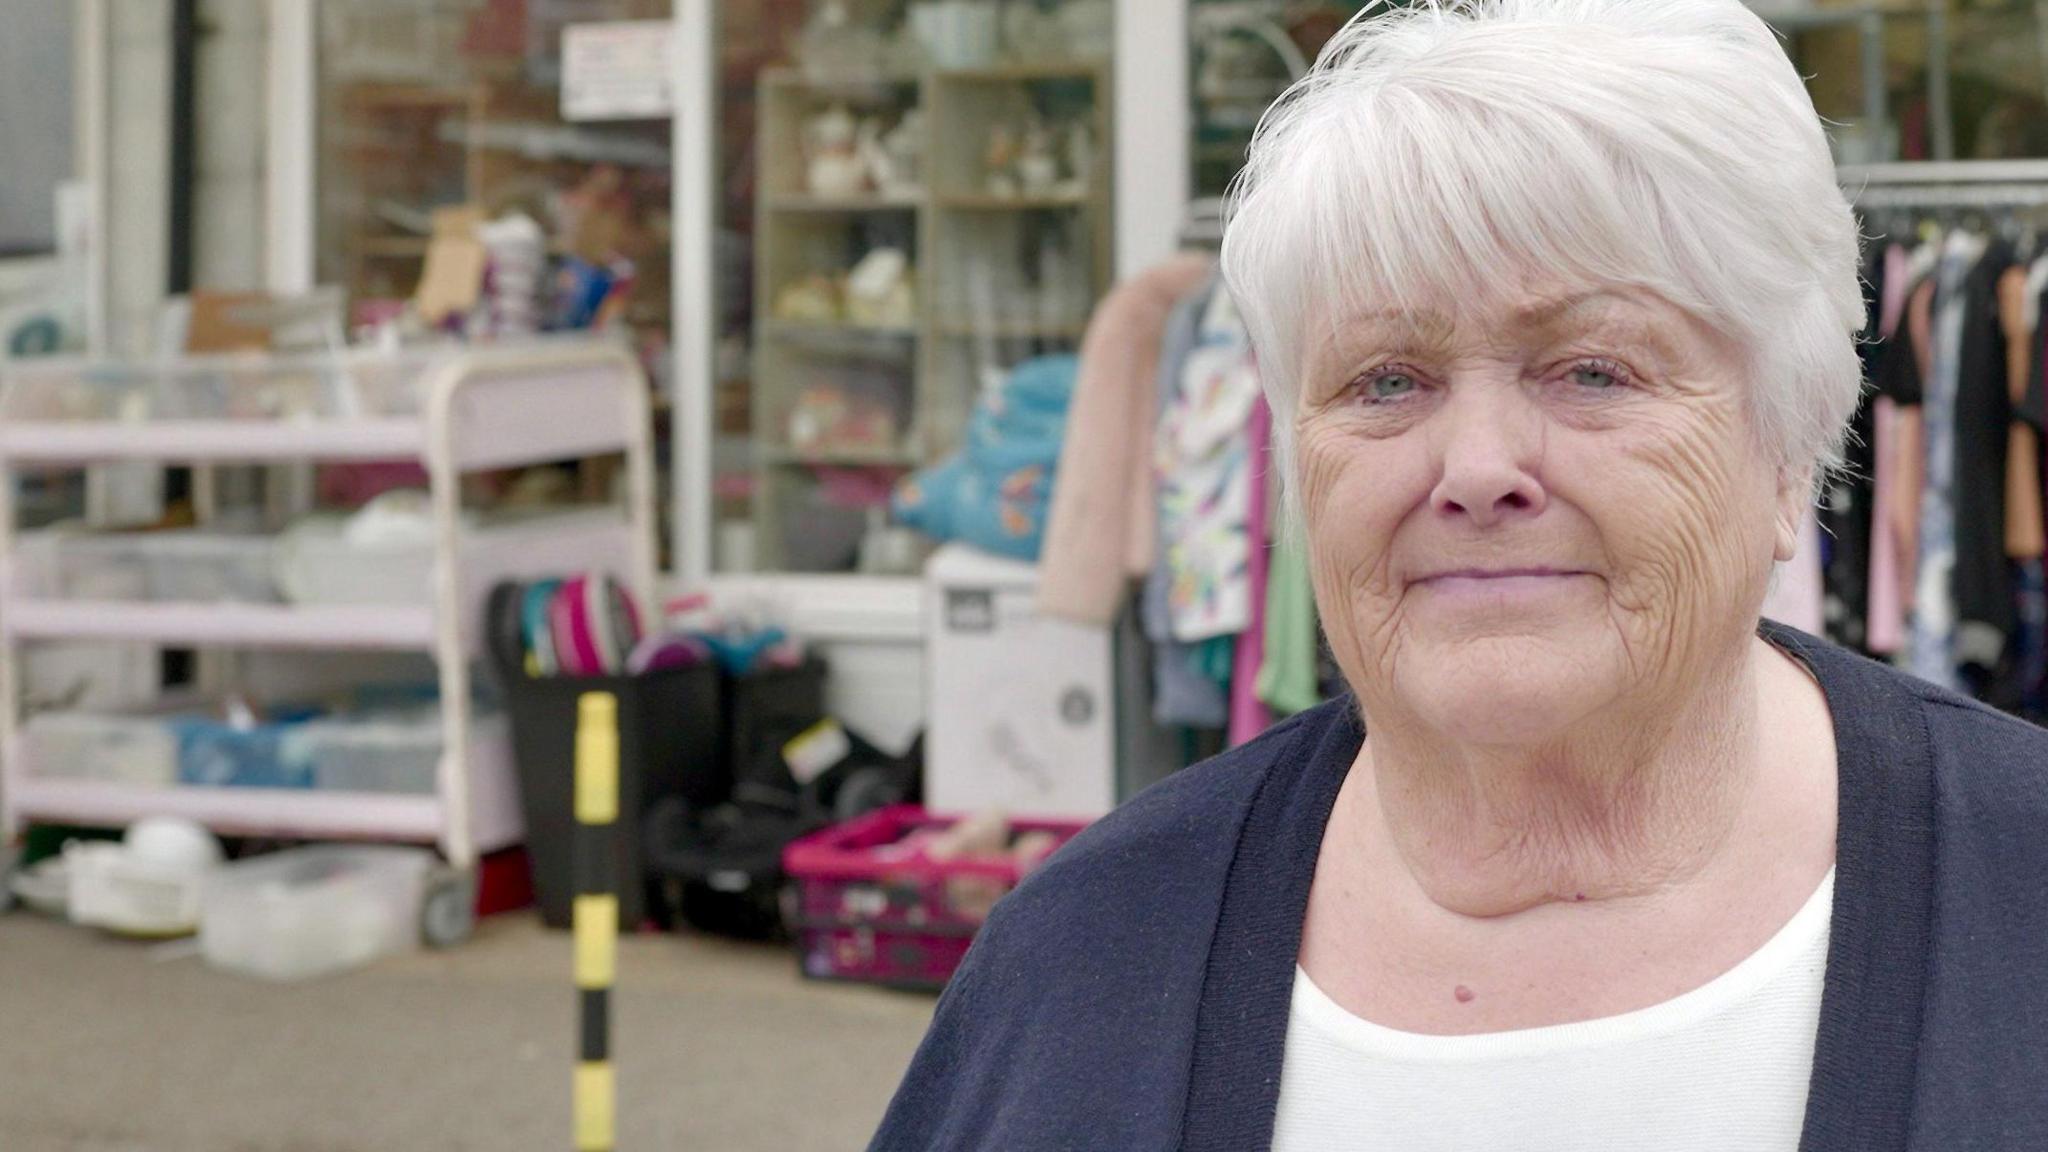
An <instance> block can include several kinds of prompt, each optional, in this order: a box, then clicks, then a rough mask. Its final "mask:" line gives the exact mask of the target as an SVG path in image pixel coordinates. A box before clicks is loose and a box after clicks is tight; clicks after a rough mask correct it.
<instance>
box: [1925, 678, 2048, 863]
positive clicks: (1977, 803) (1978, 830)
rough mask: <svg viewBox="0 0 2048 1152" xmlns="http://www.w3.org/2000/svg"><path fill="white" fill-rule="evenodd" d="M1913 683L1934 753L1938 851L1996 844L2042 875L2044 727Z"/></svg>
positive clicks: (2047, 845) (2046, 773) (2047, 780)
mask: <svg viewBox="0 0 2048 1152" xmlns="http://www.w3.org/2000/svg"><path fill="white" fill-rule="evenodd" d="M1912 690H1913V692H1914V695H1915V696H1916V697H1917V698H1918V700H1919V701H1920V714H1921V717H1922V718H1923V719H1924V721H1925V722H1926V725H1927V737H1928V743H1929V745H1930V746H1931V747H1932V749H1933V752H1934V792H1935V806H1936V810H1937V814H1938V816H1939V818H1940V819H1941V820H1942V822H1943V824H1944V825H1945V827H1944V828H1943V841H1942V849H1943V851H1944V853H1946V852H1947V851H1949V850H1951V849H1954V848H1963V847H1970V848H1973V849H1975V850H1979V851H1996V852H1997V853H1998V854H1999V855H2000V856H2001V857H2002V858H2005V859H2006V860H2008V861H2009V862H2010V863H2013V864H2019V863H2022V862H2025V863H2027V864H2029V865H2030V866H2031V867H2032V868H2033V869H2034V870H2035V874H2036V875H2037V876H2048V838H2043V837H2042V835H2041V830H2042V829H2043V828H2044V827H2048V729H2044V728H2041V727H2038V726H2036V725H2034V724H2030V723H2028V722H2027V721H2025V720H2021V719H2018V718H2016V717H2013V716H2010V715H2007V714H2006V713H2003V712H2000V711H1997V710H1996V709H1993V708H1991V707H1989V706H1987V705H1984V704H1982V703H1979V702H1978V701H1975V700H1969V699H1965V698H1963V697H1961V696H1957V695H1955V694H1953V693H1950V692H1946V691H1943V690H1941V689H1939V688H1936V687H1933V686H1932V685H1928V684H1923V683H1921V682H1919V681H1914V682H1913V685H1912ZM1946 825H1957V826H1956V827H1946ZM1959 836H1961V837H1963V838H1961V839H1958V837H1959Z"/></svg>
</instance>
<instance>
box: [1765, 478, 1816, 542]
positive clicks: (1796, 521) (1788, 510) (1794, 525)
mask: <svg viewBox="0 0 2048 1152" xmlns="http://www.w3.org/2000/svg"><path fill="white" fill-rule="evenodd" d="M1813 501H1814V491H1813V469H1811V468H1780V469H1778V496H1777V510H1776V513H1775V515H1774V516H1773V518H1772V528H1773V530H1774V532H1775V533H1776V540H1775V544H1776V546H1775V548H1774V549H1773V555H1774V557H1775V559H1776V560H1777V561H1778V563H1780V564H1783V563H1785V562H1786V561H1788V560H1791V559H1792V558H1793V557H1795V556H1797V555H1799V537H1800V533H1801V530H1802V529H1804V528H1805V527H1806V514H1807V511H1808V510H1809V509H1811V508H1812V507H1813Z"/></svg>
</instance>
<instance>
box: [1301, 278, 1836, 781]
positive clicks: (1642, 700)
mask: <svg viewBox="0 0 2048 1152" xmlns="http://www.w3.org/2000/svg"><path fill="white" fill-rule="evenodd" d="M1471 311H1472V312H1474V313H1477V314H1476V315H1467V316H1443V315H1434V314H1400V313H1390V314H1384V315H1379V316H1367V317H1356V318H1351V319H1348V320H1345V321H1344V322H1342V323H1341V324H1336V325H1333V326H1332V328H1333V331H1332V332H1331V334H1330V335H1329V336H1327V337H1326V338H1325V339H1323V340H1321V341H1319V346H1318V347H1317V348H1316V350H1315V353H1314V354H1313V355H1312V356H1311V357H1310V358H1309V370H1308V379H1307V380H1306V381H1305V382H1304V386H1303V394H1302V401H1301V406H1300V411H1299V416H1298V420H1297V424H1296V437H1297V460H1298V472H1297V475H1298V480H1299V484H1300V488H1299V491H1300V503H1301V509H1302V514H1303V517H1304V520H1305V522H1306V525H1307V528H1308V537H1309V544H1310V551H1311V557H1312V572H1313V577H1314V582H1315V590H1316V599H1317V603H1318V605H1319V607H1320V608H1321V610H1322V613H1323V619H1324V622H1325V627H1326V629H1327V630H1328V633H1329V637H1330V642H1331V646H1332V648H1333V650H1334V652H1335V655H1336V657H1337V660H1338V663H1339V665H1340V666H1341V667H1342V668H1343V670H1344V673H1345V675H1346V677H1347V678H1348V680H1349V681H1350V683H1351V685H1352V686H1353V688H1354V689H1355V690H1356V691H1357V692H1358V693H1359V696H1360V699H1361V702H1362V704H1363V705H1364V707H1365V710H1366V713H1367V715H1368V717H1369V718H1372V719H1375V720H1381V721H1382V722H1384V723H1389V724H1393V725H1396V726H1398V727H1402V728H1409V727H1412V728H1416V729H1419V730H1422V731H1425V732H1430V733H1435V734H1437V735H1440V736H1441V737H1443V738H1446V739H1455V740H1457V741H1459V742H1462V743H1470V744H1480V745H1496V746H1523V747H1535V746H1540V745H1544V744H1546V743H1552V742H1556V741H1561V740H1566V739H1568V738H1570V736H1571V734H1572V732H1573V730H1574V729H1575V728H1579V727H1581V726H1584V725H1587V724H1588V723H1589V722H1598V721H1600V720H1602V719H1604V720H1605V721H1608V722H1612V721H1615V720H1617V719H1620V718H1622V717H1624V716H1627V715H1629V714H1636V715H1638V716H1639V717H1641V718H1644V719H1646V720H1647V719H1648V718H1650V717H1654V716H1656V715H1658V714H1660V713H1662V712H1667V711H1669V710H1671V709H1672V708H1674V707H1676V706H1678V705H1679V704H1680V703H1681V702H1682V700H1683V698H1684V697H1685V696H1687V695H1688V694H1690V693H1693V692H1696V691H1697V690H1698V689H1699V688H1700V681H1701V680H1702V678H1703V677H1706V676H1710V675H1713V674H1714V673H1715V672H1716V671H1717V670H1719V669H1723V668H1725V667H1727V666H1728V662H1729V661H1731V660H1735V659H1739V658H1740V653H1741V652H1742V651H1744V649H1745V646H1746V644H1747V642H1748V640H1749V637H1750V635H1751V632H1752V629H1753V625H1754V621H1755V619H1756V613H1757V610H1758V608H1759V606H1760V604H1761V602H1762V599H1763V596H1764V594H1765V591H1766V589H1767V587H1768V581H1769V578H1770V572H1771V566H1772V562H1773V561H1774V560H1777V559H1789V558H1790V557H1791V555H1792V554H1793V549H1794V547H1795V545H1796V541H1797V534H1798V529H1799V515H1800V508H1801V502H1802V500H1803V498H1804V496H1805V493H1806V490H1807V489H1806V485H1807V483H1808V476H1807V475H1806V474H1804V473H1803V472H1794V471H1792V470H1788V469H1784V468H1780V467H1779V466H1778V465H1777V464H1776V463H1775V462H1774V458H1773V455H1772V454H1771V453H1770V452H1769V451H1768V450H1767V449H1766V448H1765V446H1764V445H1762V444H1761V443H1760V442H1759V440H1758V438H1757V436H1756V435H1755V434H1754V432H1753V431H1752V425H1751V422H1750V419H1749V415H1748V411H1749V410H1748V405H1747V403H1746V396H1747V389H1748V387H1749V382H1748V380H1747V379H1746V377H1745V374H1744V368H1743V363H1742V357H1741V356H1740V355H1739V350H1738V349H1736V348H1735V347H1734V346H1733V345H1732V344H1731V343H1730V342H1728V341H1727V340H1725V339H1723V338H1721V337H1720V336H1719V335H1717V334H1716V333H1715V332H1713V331H1712V330H1711V329H1709V328H1708V327H1707V326H1706V325H1704V324H1703V323H1701V322H1700V321H1698V320H1696V319H1694V318H1692V317H1690V316H1688V315H1686V314H1685V313H1683V312H1681V311H1679V310H1678V309H1677V308H1674V307H1672V306H1671V305H1669V304H1666V303H1664V302H1662V301H1660V300H1658V299H1656V298H1654V297H1650V296H1647V295H1640V294H1627V295H1623V294H1594V295H1584V296H1581V295H1565V294H1558V293H1552V292H1542V291H1534V292H1528V293H1523V294H1521V295H1520V298H1519V299H1516V300H1514V301H1511V302H1509V303H1505V304H1503V305H1501V306H1498V307H1480V308H1474V309H1471ZM1521 569H1542V570H1547V571H1550V572H1553V573H1556V574H1551V575H1541V576H1534V577H1526V578H1521V579H1460V578H1457V577H1450V578H1439V579H1431V577H1436V576H1440V574H1443V573H1447V572H1458V571H1467V570H1478V571H1480V572H1483V573H1488V574H1498V573H1500V572H1503V571H1513V570H1521Z"/></svg>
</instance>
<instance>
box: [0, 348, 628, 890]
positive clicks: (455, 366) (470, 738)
mask: <svg viewBox="0 0 2048 1152" xmlns="http://www.w3.org/2000/svg"><path fill="white" fill-rule="evenodd" d="M357 355H360V354H356V353H349V354H344V357H343V360H344V362H345V361H346V359H347V358H349V357H353V356H357ZM297 363H299V364H301V365H303V364H304V363H305V362H303V361H300V362H297ZM327 363H328V364H329V365H330V366H331V365H332V364H333V361H332V360H330V361H327ZM283 364H284V362H280V365H281V366H283ZM238 365H241V366H244V367H245V366H246V362H238ZM418 387H419V388H420V389H421V397H422V400H421V405H420V408H419V411H420V413H421V415H420V416H418V417H415V418H385V417H378V418H366V419H335V420H314V421H306V422H286V421H277V420H146V421H135V422H117V421H76V420H61V421H60V420H53V421H19V420H10V419H7V418H6V417H5V416H4V413H5V411H6V408H5V406H4V405H0V840H5V839H11V838H12V837H13V836H14V835H16V834H18V832H19V831H20V829H21V827H22V826H23V825H24V824H25V823H26V822H28V821H31V820H41V821H51V822H65V823H75V824H84V825H107V826H121V825H125V824H128V823H130V822H132V821H134V820H137V819H140V818H142V817H144V816H150V815H178V816H185V817H188V818H191V819H193V820H196V821H198V822H200V823H202V824H205V825H207V826H208V827H210V828H212V829H214V830H215V831H217V832H221V833H227V834H239V835H255V836H266V837H280V838H284V837H293V838H306V839H370V840H391V841H405V842H421V843H433V844H436V845H438V846H439V847H440V849H441V851H442V853H443V854H444V855H445V856H446V857H447V859H448V861H449V863H450V864H452V865H454V866H455V867H457V868H468V867H470V866H472V865H473V864H474V863H475V861H476V858H477V855H478V854H479V852H487V851H492V850H495V849H497V848H500V847H504V846H506V845H509V844H514V843H517V842H518V841H519V840H520V838H521V837H522V835H523V828H522V822H521V820H520V815H519V804H518V792H517V787H516V783H515V776H514V773H513V771H512V765H511V748H510V747H509V741H508V740H506V739H504V738H502V736H501V737H499V738H495V739H489V740H480V739H478V732H477V729H476V726H475V723H474V721H475V717H474V716H473V715H472V702H471V661H472V660H473V659H474V658H476V657H478V656H479V655H480V654H481V653H482V650H483V645H482V642H481V634H482V632H483V626H482V625H483V621H482V602H483V598H484V597H485V596H486V595H487V594H488V591H489V589H490V587H491V586H492V585H494V584H496V583H498V582H499V581H501V580H506V579H519V578H531V577H536V576H541V575H550V574H559V573H562V572H565V571H574V570H582V569H587V568H592V567H610V568H611V569H612V570H613V571H614V572H615V573H616V574H617V575H618V576H619V577H620V578H621V579H622V580H623V581H624V582H625V583H626V584H627V586H628V587H629V588H631V590H632V591H633V593H634V595H635V596H636V597H638V599H639V602H640V603H641V604H642V605H643V606H647V607H650V608H651V607H652V606H653V605H654V599H653V596H654V591H655V551H654V549H655V515H656V513H655V487H654V484H655V480H654V450H653V443H652V436H653V433H652V429H651V427H650V423H649V419H650V412H649V409H650V400H649V391H648V384H647V379H646V377H645V375H644V373H643V372H642V371H641V369H640V365H639V364H638V362H637V361H635V359H634V358H633V356H632V354H631V353H630V352H629V351H628V350H627V349H625V348H623V347H621V346H618V345H613V344H605V343H597V342H588V343H580V342H579V343H567V342H560V343H557V342H546V343H535V344H530V345H523V346H506V347H499V348H485V349H477V350H466V351H460V352H455V353H451V354H449V355H448V356H447V357H446V359H445V360H437V361H436V362H435V363H434V365H433V366H432V367H430V368H429V369H427V370H426V372H425V374H424V375H423V376H422V378H421V379H420V381H419V382H418ZM619 452H623V453H624V455H625V460H626V466H625V496H626V501H625V502H626V508H625V511H624V516H623V517H622V518H621V517H619V516H617V515H616V514H614V515H612V516H609V517H599V518H598V519H597V520H595V521H593V520H592V519H590V518H589V517H584V518H582V519H580V520H577V519H575V518H573V517H561V518H554V519H559V520H561V521H562V522H563V523H564V524H570V523H575V524H580V525H582V527H580V528H569V529H566V530H564V531H560V532H556V531H552V530H550V531H548V532H546V533H532V532H529V533H527V534H526V535H525V536H524V537H522V536H520V535H519V534H517V533H508V534H505V535H504V536H503V537H501V538H500V539H498V540H496V541H491V540H489V539H488V534H487V533H476V534H474V535H471V534H469V533H466V532H465V530H464V529H463V527H462V524H461V521H460V514H461V486H462V485H461V482H462V477H463V475H464V474H466V473H471V472H478V471H486V470H492V469H501V468H510V467H517V466H521V465H529V464H540V463H546V462H550V461H558V460H570V459H578V458H584V457H590V456H597V455H608V454H612V453H619ZM351 460H354V461H368V460H415V461H419V462H421V463H422V464H424V466H425V468H426V472H427V475H428V479H429V488H430V491H431V494H432V505H433V515H434V521H435V527H436V556H435V564H434V587H433V589H432V590H431V605H430V606H428V607H408V606H395V607H384V606H293V605H274V604H198V603H109V602H91V601H69V600H57V599H46V598H45V599H38V598H31V597H26V596H23V595H21V594H20V593H19V591H18V589H19V584H20V582H19V581H17V580H16V579H15V572H14V563H13V562H14V556H15V535H16V524H15V516H16V511H15V487H16V484H15V481H16V475H17V473H18V471H19V470H20V469H22V468H24V467H31V466H33V467H64V466H85V465H89V464H99V463H109V462H120V461H157V462H165V463H184V464H195V465H203V464H209V463H313V462H335V461H351ZM540 523H542V524H544V525H545V524H546V521H541V522H540ZM593 525H594V527H593ZM49 640H102V641H104V640H119V641H137V642H146V643H154V644H161V645H175V646H179V647H192V648H200V649H206V648H224V649H254V648H269V649H330V650H358V651H363V650H369V651H413V652H425V653H428V654H430V655H432V657H433V658H434V661H435V664H436V666H437V668H438V676H439V683H440V699H441V702H442V708H441V715H442V721H441V722H442V729H443V737H444V740H443V747H442V753H441V758H440V764H439V772H438V785H439V786H438V788H437V789H436V791H435V793H434V794H433V795H420V796H407V795H381V794H369V793H335V792H322V791H317V790H314V791H301V790H287V789H263V788H216V787H202V786H196V785H186V784H172V785H168V786H161V787H159V786H140V785H131V784H119V783H112V782H103V781H92V780H70V779H61V778H45V777H39V776H38V775H37V774H36V772H35V767H34V765H32V764H29V763H26V762H25V757H24V751H25V747H24V741H23V740H22V719H23V718H22V715H21V708H22V679H21V676H22V671H21V669H22V645H23V644H24V643H26V642H30V641H49ZM564 770H565V771H566V770H567V766H566V765H565V766H564Z"/></svg>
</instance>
